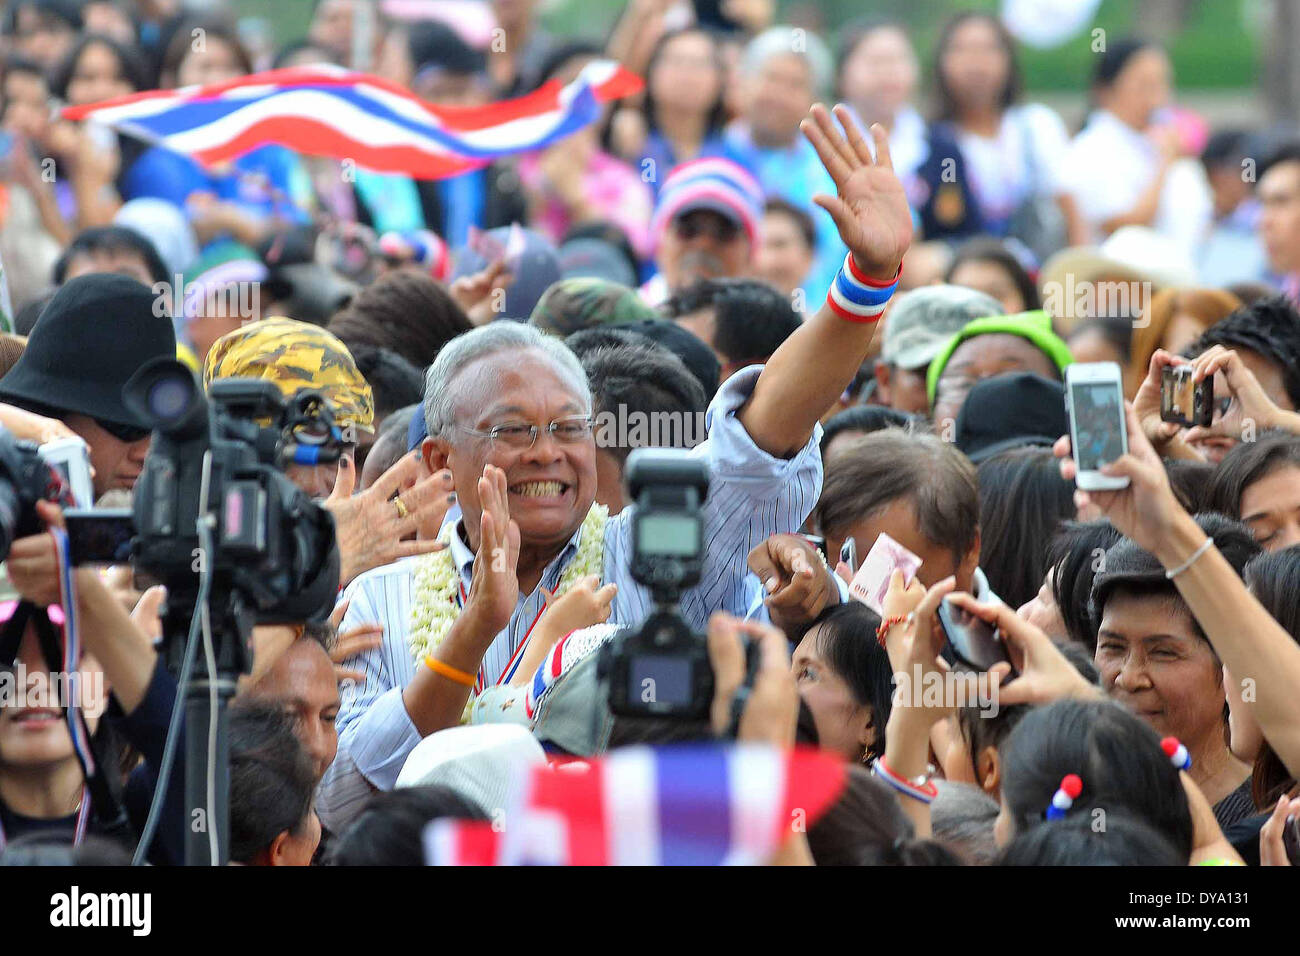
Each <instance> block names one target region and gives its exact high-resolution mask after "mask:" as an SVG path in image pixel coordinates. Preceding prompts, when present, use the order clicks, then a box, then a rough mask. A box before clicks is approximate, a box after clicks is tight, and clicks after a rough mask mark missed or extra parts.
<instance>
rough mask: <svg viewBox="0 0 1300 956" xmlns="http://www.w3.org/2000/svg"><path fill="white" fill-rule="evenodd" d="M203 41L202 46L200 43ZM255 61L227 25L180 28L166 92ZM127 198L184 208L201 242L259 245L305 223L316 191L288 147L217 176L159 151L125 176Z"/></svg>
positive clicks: (252, 156) (261, 153) (251, 156)
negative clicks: (282, 230)
mask: <svg viewBox="0 0 1300 956" xmlns="http://www.w3.org/2000/svg"><path fill="white" fill-rule="evenodd" d="M198 37H202V38H203V42H202V43H197V42H195V40H196V38H198ZM252 70H253V64H252V61H251V59H250V58H249V55H248V52H247V51H246V50H245V49H244V46H243V44H242V43H241V42H240V40H239V34H238V33H237V32H236V31H235V29H234V27H233V26H231V25H230V24H229V23H227V22H225V21H224V20H190V21H186V22H184V23H181V24H179V25H177V27H176V30H175V32H174V33H173V34H172V36H171V40H170V42H168V44H167V46H166V52H165V54H164V56H163V65H162V71H161V74H160V80H159V82H160V84H161V85H162V87H163V88H164V89H172V88H176V87H183V86H192V85H209V84H213V83H223V82H226V81H229V80H236V79H238V78H239V77H241V76H245V75H247V74H249V73H251V72H252ZM122 196H123V198H124V199H138V198H140V197H144V196H148V197H152V198H156V199H165V200H167V201H168V202H171V203H173V204H175V205H176V206H178V207H180V208H181V209H183V210H185V212H186V214H187V215H188V216H189V218H190V222H191V223H192V225H193V226H194V232H195V234H196V235H197V237H198V240H199V243H200V244H201V245H203V246H207V245H209V244H211V243H213V242H216V241H219V240H222V239H226V238H230V239H234V240H235V241H237V242H242V243H244V244H245V245H248V246H253V247H256V246H257V245H258V244H259V243H260V242H262V240H263V239H265V238H266V237H267V236H268V235H269V234H271V233H272V232H274V231H276V230H277V229H279V228H281V227H283V226H285V225H287V224H299V225H301V224H305V223H306V222H307V221H308V216H307V214H306V211H305V210H306V208H307V207H308V206H309V205H310V204H311V202H312V199H311V187H310V181H309V180H308V177H307V174H306V172H305V170H304V168H303V165H302V162H301V161H300V159H299V158H298V157H297V156H296V155H295V154H294V153H293V152H292V151H291V150H288V149H285V148H284V147H283V146H277V145H275V144H269V145H266V146H260V147H258V148H257V149H254V150H252V151H251V152H249V153H245V154H244V155H243V156H241V157H239V158H238V159H236V160H234V161H233V162H232V163H230V164H229V167H228V168H225V169H223V170H221V171H214V170H210V169H206V168H204V167H201V166H200V165H199V164H198V163H197V162H195V161H194V160H193V159H191V158H190V157H188V156H183V155H181V154H180V153H176V152H172V151H171V150H167V149H162V148H161V147H153V148H152V149H149V150H148V151H146V152H145V153H144V154H143V155H142V156H141V157H140V158H139V160H137V161H136V163H135V164H134V165H133V166H132V168H131V170H130V171H129V172H128V173H127V175H125V176H124V177H123V180H122Z"/></svg>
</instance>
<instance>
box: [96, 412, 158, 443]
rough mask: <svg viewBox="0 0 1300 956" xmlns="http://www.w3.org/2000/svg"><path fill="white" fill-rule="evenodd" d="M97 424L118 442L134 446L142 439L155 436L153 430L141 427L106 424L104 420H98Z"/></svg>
mask: <svg viewBox="0 0 1300 956" xmlns="http://www.w3.org/2000/svg"><path fill="white" fill-rule="evenodd" d="M95 424H96V425H98V426H99V427H100V428H102V429H104V431H106V432H108V433H109V434H110V435H112V436H113V437H114V438H116V439H117V440H118V441H121V442H126V443H127V444H128V445H133V444H135V443H136V442H138V441H140V440H141V439H142V438H148V437H149V436H150V435H151V434H153V430H152V429H150V428H141V427H140V426H139V425H123V424H122V423H121V422H106V421H104V420H103V419H102V418H96V419H95Z"/></svg>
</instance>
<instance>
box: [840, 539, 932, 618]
mask: <svg viewBox="0 0 1300 956" xmlns="http://www.w3.org/2000/svg"><path fill="white" fill-rule="evenodd" d="M920 566H921V559H920V558H918V557H917V556H916V555H914V554H913V553H912V552H911V551H908V550H907V548H905V547H903V546H902V545H901V544H899V543H898V542H897V541H895V540H894V539H893V538H891V537H890V536H889V535H887V534H885V533H884V532H881V534H880V537H878V538H876V543H875V544H873V545H872V546H871V550H870V551H869V552H868V553H867V557H866V559H865V560H864V561H863V562H862V566H861V567H860V568H858V572H857V574H855V575H853V580H852V581H850V582H849V593H850V594H851V595H853V597H855V598H857V599H858V600H859V601H861V602H862V603H863V604H865V605H866V606H867V607H869V608H871V610H873V611H875V612H876V613H877V614H880V615H881V616H882V617H883V616H884V611H883V610H882V608H883V606H884V603H885V592H887V591H888V590H889V578H890V576H891V575H892V574H893V573H894V569H895V568H898V569H899V570H900V571H902V572H903V583H904V584H911V583H912V578H914V577H915V576H916V571H917V568H919V567H920Z"/></svg>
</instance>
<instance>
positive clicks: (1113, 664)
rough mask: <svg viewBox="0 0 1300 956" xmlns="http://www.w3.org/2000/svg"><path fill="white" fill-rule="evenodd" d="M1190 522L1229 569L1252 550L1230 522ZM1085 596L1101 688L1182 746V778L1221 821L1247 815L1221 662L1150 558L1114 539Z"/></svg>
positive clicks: (1245, 780)
mask: <svg viewBox="0 0 1300 956" xmlns="http://www.w3.org/2000/svg"><path fill="white" fill-rule="evenodd" d="M1195 523H1196V526H1197V528H1198V530H1199V531H1201V532H1202V533H1203V534H1205V535H1207V536H1208V537H1210V538H1211V539H1213V541H1214V546H1215V547H1216V548H1217V549H1218V551H1219V553H1220V554H1221V555H1222V556H1223V558H1224V559H1225V560H1226V561H1227V563H1228V564H1229V565H1230V566H1231V567H1232V568H1233V569H1235V570H1236V572H1237V574H1238V575H1240V574H1241V570H1242V569H1243V568H1244V567H1245V566H1246V563H1247V562H1248V561H1249V560H1251V559H1252V558H1254V557H1255V556H1256V555H1257V554H1259V545H1258V544H1256V543H1255V541H1254V539H1253V538H1252V537H1251V535H1250V532H1249V530H1248V529H1247V528H1246V527H1245V526H1244V525H1242V524H1241V523H1240V522H1238V521H1234V520H1232V519H1231V518H1227V517H1225V516H1223V515H1221V514H1215V513H1213V512H1209V513H1206V514H1202V515H1197V516H1196V518H1195ZM1179 583H1180V584H1181V582H1179ZM1092 601H1093V607H1094V609H1095V616H1096V618H1097V619H1098V621H1099V624H1098V631H1097V651H1096V655H1095V660H1096V663H1097V669H1098V670H1100V671H1101V685H1102V688H1103V689H1104V690H1105V691H1106V693H1107V695H1108V696H1109V697H1110V698H1111V699H1112V700H1115V701H1117V702H1119V703H1121V704H1123V705H1124V706H1125V707H1126V708H1128V709H1129V710H1130V711H1132V712H1133V713H1134V714H1136V715H1137V716H1138V717H1139V718H1141V719H1142V720H1143V721H1144V722H1145V723H1147V724H1150V725H1151V727H1153V728H1154V729H1155V730H1156V731H1157V732H1158V733H1159V734H1160V735H1161V736H1162V737H1165V736H1173V737H1176V738H1178V740H1180V741H1181V742H1182V743H1183V744H1184V745H1185V746H1186V748H1187V752H1188V754H1189V755H1190V757H1191V767H1190V768H1189V770H1188V775H1189V776H1190V777H1191V778H1192V779H1193V780H1195V781H1196V783H1197V785H1198V786H1199V787H1200V788H1201V790H1202V791H1203V792H1204V793H1205V798H1206V799H1207V800H1208V801H1209V802H1210V803H1211V804H1212V805H1213V807H1214V814H1215V817H1216V819H1217V820H1218V821H1219V825H1220V826H1223V827H1227V826H1231V825H1232V824H1234V823H1236V822H1237V821H1238V820H1240V819H1242V818H1243V817H1245V816H1246V815H1248V814H1249V813H1250V810H1251V808H1252V804H1251V800H1250V780H1249V776H1250V775H1249V770H1248V768H1247V767H1246V765H1245V764H1243V763H1242V762H1241V761H1239V760H1237V759H1236V758H1235V757H1234V756H1233V755H1232V752H1231V751H1230V750H1229V749H1228V743H1227V738H1228V720H1227V718H1228V706H1227V698H1228V690H1227V687H1226V685H1225V680H1224V675H1223V665H1222V662H1221V660H1220V659H1219V656H1218V654H1216V653H1215V650H1214V647H1213V645H1211V644H1210V642H1209V639H1208V637H1207V636H1206V633H1205V630H1204V629H1203V627H1202V625H1201V623H1200V621H1199V620H1198V619H1197V617H1196V616H1195V615H1194V614H1193V612H1192V609H1191V607H1189V606H1188V603H1187V602H1186V601H1185V600H1184V598H1183V597H1182V595H1181V594H1180V592H1179V589H1178V587H1177V586H1176V585H1175V584H1174V582H1173V581H1172V580H1171V578H1170V577H1168V576H1166V574H1165V571H1164V568H1163V567H1162V566H1161V565H1160V562H1159V560H1158V559H1157V558H1156V556H1155V555H1154V554H1152V553H1150V552H1148V551H1145V550H1143V549H1142V548H1141V547H1139V546H1138V545H1137V544H1136V543H1135V542H1134V541H1132V540H1131V539H1128V538H1123V539H1121V540H1120V541H1119V542H1118V543H1117V544H1115V545H1114V546H1113V547H1111V548H1109V549H1107V551H1106V554H1105V556H1104V558H1103V564H1102V569H1101V570H1100V571H1099V572H1098V573H1097V575H1096V577H1095V578H1094V579H1093V583H1092Z"/></svg>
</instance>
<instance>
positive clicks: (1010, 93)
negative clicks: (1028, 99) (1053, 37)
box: [934, 11, 1084, 260]
mask: <svg viewBox="0 0 1300 956" xmlns="http://www.w3.org/2000/svg"><path fill="white" fill-rule="evenodd" d="M934 87H935V96H936V100H937V103H936V107H937V108H936V111H935V113H936V115H935V118H936V119H937V120H939V121H941V122H944V123H947V124H949V125H950V126H951V128H952V129H953V130H954V131H955V133H956V138H957V145H958V146H959V147H960V149H961V153H962V156H963V158H964V159H965V163H966V169H967V174H968V175H969V176H970V177H971V181H972V183H971V184H972V187H973V189H974V194H975V199H976V202H977V203H978V205H979V211H980V215H981V218H982V220H983V223H984V231H985V232H988V233H991V234H992V235H995V236H1008V235H1009V236H1015V237H1016V238H1018V239H1020V240H1021V241H1022V242H1024V243H1025V245H1027V246H1028V247H1029V248H1030V249H1032V250H1033V252H1034V254H1035V255H1036V256H1038V257H1039V259H1040V260H1041V259H1044V258H1046V256H1047V255H1049V254H1050V253H1051V252H1053V251H1055V250H1056V249H1059V248H1060V247H1061V246H1063V245H1065V244H1066V243H1067V241H1068V242H1069V243H1072V244H1074V243H1078V242H1081V241H1082V239H1083V236H1084V232H1083V229H1082V225H1081V223H1080V221H1079V218H1078V215H1077V213H1076V210H1075V208H1074V205H1073V203H1072V202H1071V201H1070V198H1069V194H1068V192H1067V185H1068V184H1067V183H1066V182H1065V181H1064V180H1062V179H1061V178H1059V177H1060V170H1061V161H1062V158H1063V157H1064V155H1065V149H1066V143H1067V138H1066V132H1065V124H1064V123H1062V122H1061V118H1060V117H1059V116H1057V115H1056V113H1054V112H1053V111H1052V110H1050V109H1048V108H1047V107H1045V106H1042V105H1040V104H1036V103H1035V104H1020V103H1019V100H1020V95H1021V92H1022V81H1021V76H1020V66H1019V64H1018V63H1017V61H1016V51H1015V43H1014V41H1013V40H1012V38H1011V34H1010V33H1009V32H1008V31H1007V28H1006V27H1005V26H1004V25H1003V24H1002V21H1001V20H999V19H998V18H997V17H996V16H995V15H993V14H989V13H982V12H977V11H966V12H963V13H959V14H957V15H956V16H954V17H953V18H952V19H950V20H949V21H948V22H947V23H946V24H945V25H944V28H943V31H942V33H940V35H939V41H938V43H937V44H936V46H935V59H934Z"/></svg>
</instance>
